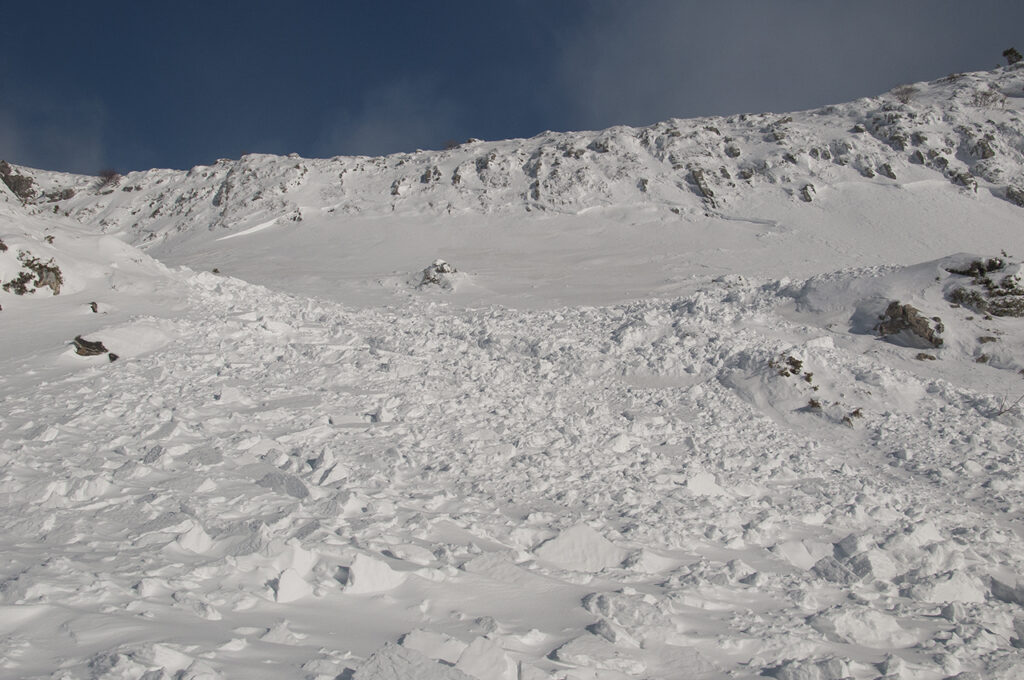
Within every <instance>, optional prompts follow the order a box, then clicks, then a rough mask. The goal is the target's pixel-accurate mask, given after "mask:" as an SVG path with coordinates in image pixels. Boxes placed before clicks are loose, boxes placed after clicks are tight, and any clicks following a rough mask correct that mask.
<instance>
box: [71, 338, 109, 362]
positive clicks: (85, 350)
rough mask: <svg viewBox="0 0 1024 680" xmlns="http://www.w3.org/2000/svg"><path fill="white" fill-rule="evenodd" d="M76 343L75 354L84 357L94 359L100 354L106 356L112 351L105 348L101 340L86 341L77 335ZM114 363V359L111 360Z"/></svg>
mask: <svg viewBox="0 0 1024 680" xmlns="http://www.w3.org/2000/svg"><path fill="white" fill-rule="evenodd" d="M74 343H75V354H78V355H79V356H83V357H92V356H96V355H99V354H106V353H107V352H109V351H110V350H108V349H107V348H106V347H104V346H103V343H102V342H101V341H99V340H86V339H85V338H83V337H82V336H81V335H76V336H75V339H74ZM111 361H113V359H111Z"/></svg>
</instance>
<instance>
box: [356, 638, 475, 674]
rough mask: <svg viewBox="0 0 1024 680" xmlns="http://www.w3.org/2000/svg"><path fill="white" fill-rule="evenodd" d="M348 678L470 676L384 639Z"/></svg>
mask: <svg viewBox="0 0 1024 680" xmlns="http://www.w3.org/2000/svg"><path fill="white" fill-rule="evenodd" d="M352 680H474V678H473V676H471V675H467V674H466V673H463V672H462V671H461V670H459V669H457V668H452V667H451V666H445V665H442V664H440V663H438V662H436V661H434V660H433V659H431V658H430V657H427V656H424V655H423V654H421V653H419V652H417V651H416V650H414V649H409V648H406V647H402V646H399V645H397V644H394V643H388V644H386V645H384V647H382V648H381V649H379V650H377V651H376V652H374V653H373V655H372V656H370V658H368V659H367V660H366V661H365V662H363V664H362V665H360V666H359V668H357V669H356V672H355V674H353V675H352Z"/></svg>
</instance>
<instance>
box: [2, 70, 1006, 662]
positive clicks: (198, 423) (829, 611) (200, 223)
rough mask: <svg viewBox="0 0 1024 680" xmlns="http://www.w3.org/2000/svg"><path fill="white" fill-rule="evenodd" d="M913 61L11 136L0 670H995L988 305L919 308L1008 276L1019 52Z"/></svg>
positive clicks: (997, 481)
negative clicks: (759, 99) (505, 135)
mask: <svg viewBox="0 0 1024 680" xmlns="http://www.w3.org/2000/svg"><path fill="white" fill-rule="evenodd" d="M916 87H917V92H916V93H915V94H914V95H913V97H912V98H911V100H910V101H909V102H907V103H903V102H900V101H898V100H896V99H894V96H893V95H883V96H881V97H878V98H873V99H867V100H861V101H859V102H854V103H851V104H843V105H837V106H834V107H827V108H825V109H821V110H817V111H809V112H799V113H794V114H792V115H791V120H789V121H788V122H780V121H782V120H784V119H785V118H787V116H780V115H772V114H765V115H763V116H746V117H740V116H736V117H731V118H728V119H721V118H718V119H701V120H696V121H679V120H675V121H668V122H666V123H662V124H659V125H655V126H652V127H650V128H644V129H630V128H614V129H612V130H607V131H601V132H592V133H566V134H564V135H556V134H553V133H552V134H547V135H542V136H541V137H538V138H536V139H533V140H509V141H504V142H473V143H471V144H466V145H463V146H462V147H460V148H459V149H455V150H451V151H446V152H422V153H418V154H401V155H396V156H390V157H387V158H382V159H369V158H337V159H324V160H307V159H299V158H278V157H271V156H255V155H253V156H247V157H245V158H243V159H241V160H239V161H220V162H218V163H217V164H214V165H213V166H208V167H199V168H194V169H192V170H191V171H189V172H176V171H170V170H153V171H148V172H145V173H130V174H129V175H128V176H126V177H124V178H122V179H121V180H120V183H119V184H118V185H117V186H115V187H110V186H103V187H100V186H98V185H97V181H96V180H95V179H94V178H83V177H77V176H73V175H65V174H59V173H47V172H44V171H35V170H31V169H24V168H20V169H19V172H23V173H25V174H28V175H31V176H32V177H33V178H34V181H35V182H36V184H37V186H38V188H39V190H40V192H43V191H47V192H49V191H55V190H62V189H66V188H73V189H75V195H74V196H73V197H71V198H68V199H62V200H60V201H57V202H51V201H49V200H48V199H45V198H39V199H38V200H35V201H29V202H28V203H27V204H25V205H21V204H20V202H19V201H17V200H16V199H14V198H13V196H9V195H7V194H5V193H4V192H5V191H6V189H5V188H4V187H2V186H0V195H3V196H6V198H7V199H9V200H5V201H0V239H2V240H3V242H4V243H5V244H6V245H7V246H8V250H7V251H5V252H2V253H0V279H2V280H3V281H4V282H7V281H9V280H10V279H11V278H13V277H14V276H16V275H17V273H18V272H19V271H21V267H22V262H21V261H20V260H18V252H19V251H20V250H27V251H29V252H31V254H32V255H33V256H35V257H38V258H40V259H41V260H43V261H47V260H49V259H50V258H53V261H54V262H55V263H56V264H57V265H58V266H60V268H61V271H62V272H63V277H64V284H63V286H62V288H61V290H60V292H59V294H57V295H55V294H53V291H52V290H51V289H50V288H39V289H38V290H36V291H35V292H34V293H29V294H27V295H24V296H18V295H14V294H13V293H9V292H0V305H2V308H3V309H2V311H0V322H2V324H0V342H2V343H3V347H4V352H3V354H2V355H0V403H2V410H0V412H2V413H3V415H4V417H3V418H2V419H0V502H2V504H3V507H4V509H5V511H6V512H5V513H4V515H3V517H2V518H0V527H2V530H0V555H2V559H0V676H3V677H19V678H21V677H25V678H37V677H38V678H62V679H64V680H74V679H76V678H83V679H84V678H128V677H132V678H135V677H151V678H156V677H181V678H192V677H195V678H199V677H211V678H217V677H225V678H226V677H247V678H290V677H294V678H316V679H327V678H330V679H334V678H338V677H343V678H345V677H352V678H357V679H362V680H365V679H367V678H371V679H375V680H386V679H389V678H430V679H433V678H478V679H481V680H484V679H491V678H530V679H533V678H550V679H555V678H558V679H566V680H567V679H569V678H574V679H582V678H589V679H602V680H603V679H613V678H625V677H652V678H654V677H657V678H661V677H679V676H680V674H686V675H687V676H688V677H696V678H708V679H710V678H725V677H736V678H748V677H749V678H752V677H763V676H765V675H768V676H772V677H776V678H799V679H807V678H835V679H838V678H846V677H855V678H874V677H883V676H884V677H893V678H915V679H921V680H931V679H932V678H936V679H939V678H946V677H955V676H956V675H957V674H958V673H964V674H966V675H964V676H962V677H985V678H988V677H992V678H1014V677H1018V676H1020V674H1021V672H1022V669H1024V658H1022V656H1021V651H1020V650H1021V644H1022V643H1021V639H1022V635H1021V630H1022V626H1024V624H1022V623H1021V622H1022V621H1024V614H1022V611H1021V606H1022V602H1024V595H1022V588H1024V586H1022V585H1021V584H1022V583H1024V570H1022V568H1021V564H1024V542H1022V538H1024V537H1022V535H1021V527H1022V526H1024V525H1022V524H1021V522H1022V514H1021V513H1022V510H1024V477H1022V473H1021V470H1020V468H1021V455H1022V450H1024V449H1022V438H1021V434H1020V429H1021V426H1022V424H1024V406H1022V402H1021V401H1020V399H1019V397H1020V395H1021V394H1022V393H1024V382H1022V379H1021V376H1020V371H1021V369H1024V321H1022V320H1021V319H1020V318H1014V317H998V316H995V317H990V318H987V317H986V315H985V314H983V313H979V312H977V311H975V310H971V309H969V308H967V307H965V306H963V305H959V306H954V305H953V304H952V303H951V301H950V299H949V297H950V295H951V292H952V291H953V290H955V289H956V288H957V287H958V286H963V285H966V284H965V282H966V281H968V279H967V278H966V277H965V276H964V275H961V274H956V273H954V272H951V271H950V270H951V269H959V268H962V267H963V266H964V265H965V264H966V263H969V262H970V261H971V260H973V259H986V258H989V257H1001V258H1003V259H1005V260H1006V262H1007V263H1008V264H1007V266H1006V267H1005V268H1004V269H1003V270H1001V271H1000V272H999V276H1003V275H1005V276H1009V277H1011V278H1012V277H1018V278H1019V276H1018V275H1019V271H1020V267H1021V264H1020V260H1019V258H1017V257H1014V255H1019V254H1020V253H1021V252H1024V251H1022V246H1024V235H1022V232H1021V231H1020V223H1021V217H1022V215H1024V212H1022V210H1024V209H1022V208H1020V207H1018V206H1016V205H1013V204H1012V203H1011V202H1009V201H1008V200H1006V196H1007V194H1006V191H1007V187H1009V186H1013V185H1016V184H1019V183H1021V181H1022V180H1021V177H1022V176H1024V156H1022V154H1024V149H1022V148H1021V145H1020V141H1019V140H1020V139H1022V138H1024V123H1022V119H1021V105H1022V101H1024V96H1022V94H1021V93H1022V92H1024V90H1022V87H1024V70H1021V69H998V70H996V71H993V72H990V73H981V74H967V75H963V76H959V77H957V78H954V79H943V80H940V81H936V82H934V83H921V84H918V85H916ZM992 88H996V89H998V91H999V92H1000V93H1002V96H1003V97H1004V100H1002V102H1001V103H1000V104H999V105H993V104H985V105H984V106H979V105H977V104H978V102H979V101H980V102H982V103H984V102H987V101H989V100H990V99H992V98H991V97H988V98H986V96H982V95H984V93H985V92H990V91H994V90H993V89H992ZM979 93H981V94H980V95H979ZM979 97H980V99H979ZM996 99H998V98H996ZM992 100H993V101H994V99H992ZM856 124H861V125H863V126H864V128H865V132H851V128H853V127H854V126H855V125H856ZM708 128H716V129H717V130H718V131H717V132H714V131H712V130H710V129H708ZM915 134H916V135H917V136H916V137H915V136H914V135H915ZM902 136H905V137H906V138H907V141H906V143H905V144H904V142H902V141H900V140H901V139H902ZM726 138H728V140H726ZM914 139H917V141H916V142H915V141H913V140H914ZM901 145H903V146H905V148H902V149H900V148H897V147H900V146H901ZM986 148H987V149H990V150H992V151H993V152H994V155H988V151H986ZM824 149H828V151H829V155H830V158H828V159H825V158H823V155H822V152H823V150H824ZM733 150H739V152H740V155H739V156H733V155H732V154H733ZM812 150H815V151H814V154H816V155H814V154H812ZM915 151H920V152H921V154H922V158H923V159H924V162H918V161H917V159H916V157H913V154H914V152H915ZM786 153H789V154H791V155H792V158H793V160H792V161H791V160H787V159H785V158H783V157H782V156H783V154H786ZM939 157H941V158H943V159H945V164H943V163H941V162H939V161H937V160H936V159H938V158H939ZM840 159H841V160H842V161H843V162H842V163H840V162H838V160H840ZM478 161H479V162H478ZM794 161H795V162H794ZM886 164H888V165H889V170H891V171H892V174H895V175H896V179H892V178H891V177H888V176H887V175H886V174H885V172H883V166H885V165H886ZM434 167H437V168H438V173H440V176H441V177H442V180H437V179H436V173H434V172H433V170H432V169H433V168H434ZM720 167H724V168H725V169H726V171H727V173H728V174H729V175H730V177H731V179H726V178H725V177H724V175H723V174H722V173H720V172H719V168H720ZM693 168H698V169H703V170H704V172H703V175H702V176H701V177H702V178H701V180H700V181H701V182H702V183H703V184H704V185H705V186H706V188H708V189H710V190H711V192H712V193H713V196H712V197H708V196H706V195H702V194H701V193H700V192H701V191H702V190H700V187H699V186H698V185H697V184H695V178H694V175H693V173H692V170H693ZM745 168H746V169H751V170H753V174H752V175H751V177H750V179H749V180H743V179H741V178H740V175H739V172H740V171H741V170H743V169H745ZM868 170H870V172H868ZM456 171H458V173H459V174H460V176H461V179H460V181H459V182H457V183H452V181H451V178H452V177H453V176H454V174H455V173H456ZM954 172H955V173H966V172H970V173H971V175H970V176H971V177H973V178H974V180H975V182H976V184H977V191H975V190H974V188H973V187H970V186H967V187H965V186H962V185H961V184H956V183H955V181H965V180H964V179H963V178H962V177H960V175H955V174H954ZM872 173H873V174H872ZM958 177H960V179H957V178H958ZM423 178H426V180H425V181H424V179H423ZM688 178H689V179H688ZM639 179H646V180H647V182H646V184H645V185H644V186H645V190H643V191H642V190H641V189H640V187H639V186H638V180H639ZM534 182H536V183H537V186H536V187H535V188H536V189H537V190H538V192H539V194H538V196H539V197H535V196H534V195H533V194H534V192H533V189H532V188H531V187H532V186H533V184H534ZM808 183H811V184H813V185H814V191H813V194H812V195H811V198H812V200H811V202H810V203H807V202H805V201H804V200H802V198H801V189H802V187H803V186H805V185H806V184H808ZM393 186H394V187H395V193H392V187H393ZM129 187H130V188H131V190H130V191H127V190H126V189H127V188H129ZM695 187H696V188H695ZM55 205H56V206H57V210H56V211H54V209H53V208H54V206H55ZM133 211H134V213H133ZM65 212H66V213H67V215H65V214H64V213H65ZM300 218H301V219H300ZM271 226H272V227H273V228H270V227H271ZM150 235H152V236H150ZM242 235H244V238H231V237H233V236H242ZM115 236H116V237H115ZM47 237H52V239H48V238H47ZM120 239H124V241H122V240H120ZM126 241H127V242H128V243H131V244H134V245H129V244H128V243H126ZM1002 250H1005V251H1006V253H1008V255H1002V254H1000V251H1002ZM440 259H443V260H444V261H445V262H450V263H452V264H453V265H454V266H455V267H456V268H457V269H458V272H452V273H444V276H445V277H450V278H445V279H444V282H445V283H447V284H449V285H437V286H434V285H427V286H421V285H420V284H421V283H422V274H423V271H424V268H425V267H428V268H429V267H430V266H432V265H431V263H436V261H437V260H440ZM183 265H187V266H183ZM214 267H216V268H217V269H219V270H220V272H219V273H214V272H212V271H211V270H212V269H213V268H214ZM29 285H30V287H32V284H29ZM971 285H974V284H971ZM893 301H898V302H900V303H901V304H909V305H912V306H913V307H914V308H915V309H916V310H918V311H919V313H920V315H921V316H922V317H923V318H924V319H925V320H927V321H928V323H930V324H932V326H933V327H934V326H935V324H938V323H941V324H942V328H943V330H942V332H941V337H942V340H943V342H942V344H941V345H939V346H935V347H931V346H929V347H927V348H920V347H909V346H907V342H906V338H902V337H897V336H895V335H892V336H886V337H880V336H879V334H878V332H877V331H876V330H875V329H876V327H877V325H878V322H879V318H878V317H879V315H880V314H883V313H884V312H885V310H886V309H887V307H888V306H889V305H890V304H891V303H892V302H893ZM93 302H95V303H96V304H95V306H93V305H92V304H90V303H93ZM93 307H95V311H94V309H93ZM934 317H938V318H939V319H940V320H941V321H936V320H935V319H934ZM78 335H82V336H83V337H85V338H87V339H91V340H100V341H102V342H103V343H104V344H105V346H106V347H107V348H108V349H109V350H110V351H111V352H113V353H115V354H117V355H118V359H117V360H116V361H110V360H109V358H108V357H107V356H102V355H101V356H93V357H82V356H78V355H77V354H75V352H74V350H73V349H72V347H71V344H70V343H71V340H72V339H73V338H74V337H75V336H78ZM921 354H927V355H929V357H934V358H928V357H925V358H921V356H920V355H921ZM972 674H973V675H972Z"/></svg>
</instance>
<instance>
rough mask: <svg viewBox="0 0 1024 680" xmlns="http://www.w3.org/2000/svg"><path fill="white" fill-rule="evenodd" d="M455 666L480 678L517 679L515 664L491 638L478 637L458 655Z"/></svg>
mask: <svg viewBox="0 0 1024 680" xmlns="http://www.w3.org/2000/svg"><path fill="white" fill-rule="evenodd" d="M455 667H456V668H458V669H459V670H460V671H462V672H464V673H468V674H470V675H472V676H474V677H476V678H480V680H517V678H518V676H519V674H518V672H517V670H516V664H515V662H514V661H512V659H510V658H509V657H508V655H507V654H505V650H503V649H502V648H501V646H500V645H499V644H498V643H496V642H494V641H493V640H488V639H487V638H484V637H478V638H477V639H475V640H473V642H471V643H470V644H469V646H468V647H466V649H465V650H464V651H463V652H462V655H461V656H460V657H459V661H458V663H456V664H455Z"/></svg>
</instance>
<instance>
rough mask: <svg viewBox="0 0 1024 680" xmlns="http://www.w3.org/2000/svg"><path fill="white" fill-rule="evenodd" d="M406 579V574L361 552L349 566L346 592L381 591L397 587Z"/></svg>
mask: <svg viewBox="0 0 1024 680" xmlns="http://www.w3.org/2000/svg"><path fill="white" fill-rule="evenodd" d="M404 581H405V574H402V573H399V572H397V571H394V570H393V569H392V568H391V567H389V566H388V565H387V564H385V563H384V562H382V561H380V560H377V559H374V558H372V557H370V556H369V555H363V554H359V555H356V559H355V560H353V562H352V566H350V567H349V568H348V583H347V584H346V585H345V592H346V593H351V594H353V595H359V594H363V593H380V592H384V591H385V590H391V589H392V588H397V587H398V586H400V585H401V584H402V583H403V582H404Z"/></svg>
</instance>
